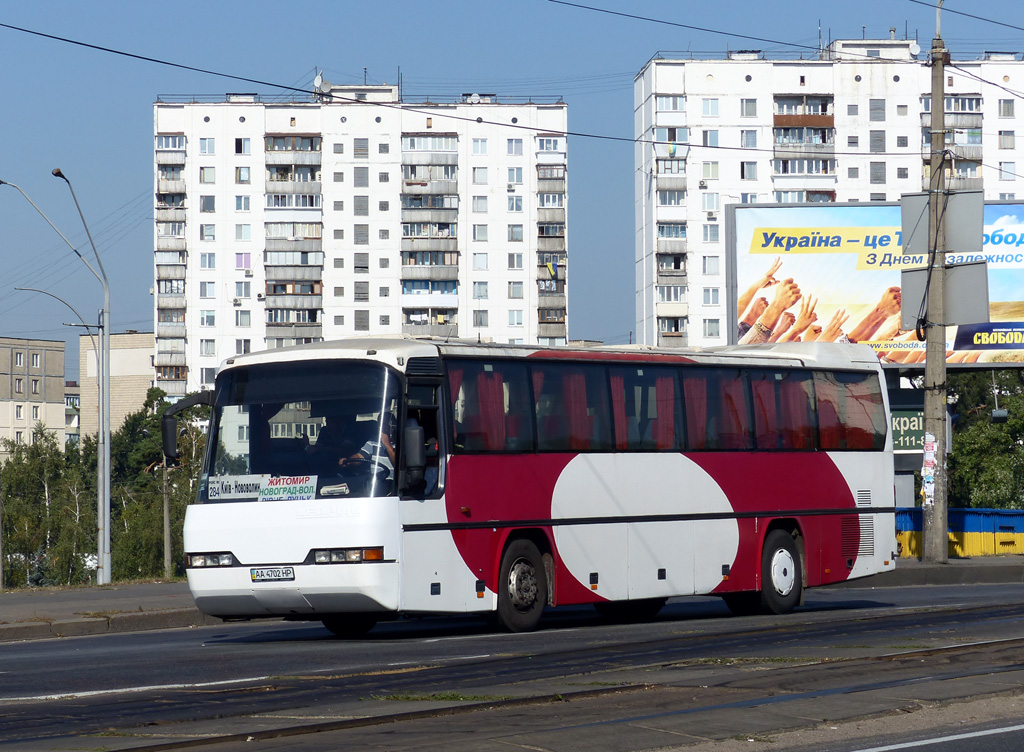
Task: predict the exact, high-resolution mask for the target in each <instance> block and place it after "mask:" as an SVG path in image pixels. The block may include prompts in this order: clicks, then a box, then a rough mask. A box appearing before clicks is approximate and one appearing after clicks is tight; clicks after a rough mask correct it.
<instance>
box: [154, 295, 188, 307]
mask: <svg viewBox="0 0 1024 752" xmlns="http://www.w3.org/2000/svg"><path fill="white" fill-rule="evenodd" d="M156 307H157V308H184V307H185V295H184V294H181V295H174V294H159V295H157V296H156Z"/></svg>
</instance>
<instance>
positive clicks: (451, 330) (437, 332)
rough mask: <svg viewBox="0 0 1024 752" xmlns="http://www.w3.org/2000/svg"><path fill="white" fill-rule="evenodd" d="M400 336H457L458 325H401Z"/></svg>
mask: <svg viewBox="0 0 1024 752" xmlns="http://www.w3.org/2000/svg"><path fill="white" fill-rule="evenodd" d="M402 334H411V335H413V336H415V337H452V338H457V337H458V336H459V325H458V324H402Z"/></svg>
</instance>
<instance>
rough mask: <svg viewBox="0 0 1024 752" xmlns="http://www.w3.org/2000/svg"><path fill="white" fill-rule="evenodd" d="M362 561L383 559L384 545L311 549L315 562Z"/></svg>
mask: <svg viewBox="0 0 1024 752" xmlns="http://www.w3.org/2000/svg"><path fill="white" fill-rule="evenodd" d="M362 561H384V547H383V546H377V547H375V548H318V549H316V550H315V551H313V562H314V563H316V564H354V563H358V562H362Z"/></svg>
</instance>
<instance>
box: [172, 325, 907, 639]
mask: <svg viewBox="0 0 1024 752" xmlns="http://www.w3.org/2000/svg"><path fill="white" fill-rule="evenodd" d="M198 402H205V403H207V404H209V405H211V407H212V412H211V418H210V424H209V429H208V441H207V446H206V456H205V460H204V464H203V468H202V471H201V476H200V482H199V484H198V485H199V488H198V495H197V498H196V499H195V503H193V504H191V505H190V506H189V508H188V510H187V514H186V518H185V526H184V542H185V552H186V553H185V556H186V570H187V576H188V583H189V587H190V589H191V592H192V595H193V597H194V599H195V602H196V606H197V607H198V608H199V610H201V611H203V612H205V613H207V614H211V615H213V616H217V617H221V618H223V619H253V618H258V617H284V618H285V619H291V620H319V621H322V622H323V624H324V625H325V626H326V627H327V628H328V629H329V630H330V631H331V632H333V633H335V634H336V635H341V636H356V635H360V634H363V633H365V632H366V631H368V630H369V629H371V628H372V627H373V626H374V625H375V624H376V623H377V622H379V621H381V620H385V619H393V618H397V617H400V616H408V615H422V614H442V613H447V614H454V613H476V614H490V615H492V616H496V618H497V621H498V622H499V624H500V625H501V626H502V627H504V628H505V629H506V630H509V631H529V630H533V629H535V628H536V627H537V624H538V621H539V620H540V618H541V613H542V612H543V611H544V609H545V608H546V607H557V606H562V605H569V604H593V605H594V606H595V607H596V608H597V610H598V611H599V612H601V613H603V614H606V615H608V616H612V617H617V618H635V619H641V618H650V617H653V616H654V615H655V614H657V612H658V611H659V610H660V609H661V607H662V606H663V605H664V604H665V601H666V599H668V598H670V597H674V596H682V595H693V594H702V595H716V596H720V597H721V598H723V599H724V601H725V603H726V604H727V606H728V607H729V609H730V610H732V611H733V612H735V613H777V614H781V613H786V612H789V611H791V610H792V609H793V608H794V607H796V606H797V605H799V604H800V603H802V600H803V593H804V589H805V588H809V587H817V586H821V585H828V584H830V583H837V582H841V581H845V580H850V579H854V578H857V577H864V576H867V575H872V574H876V573H878V572H883V571H886V570H890V569H893V568H894V567H895V559H896V538H895V510H894V477H893V452H892V437H891V435H890V431H889V417H888V401H887V393H886V390H885V388H884V379H883V376H882V372H881V369H880V366H879V363H878V358H877V357H876V356H875V355H874V354H873V353H872V351H871V349H870V348H868V347H865V346H858V345H849V344H842V345H836V344H819V343H792V344H775V345H757V346H732V347H720V348H709V349H704V350H678V349H671V350H669V349H656V348H648V347H640V346H636V347H620V348H611V347H580V348H573V347H564V346H563V347H540V346H524V345H500V344H486V343H484V344H481V343H469V342H463V341H451V342H449V341H444V340H441V339H434V338H414V337H410V336H406V335H395V336H385V337H368V338H353V339H348V340H342V341H335V342H320V343H314V344H309V345H301V346H298V347H294V348H285V349H278V350H269V351H266V352H260V353H252V354H247V355H240V356H237V357H234V358H231V359H228V360H227V361H225V362H224V363H223V364H222V365H221V368H220V369H219V372H218V374H217V377H216V384H215V387H214V389H213V390H212V391H207V392H200V393H198V394H196V395H192V396H191V397H188V398H186V399H185V400H182V401H181V402H179V403H177V405H174V406H172V407H171V408H168V410H167V411H166V414H165V418H164V426H163V429H164V430H163V432H164V443H165V452H166V453H167V454H168V456H169V457H170V458H172V459H173V458H174V457H175V456H176V448H175V446H174V441H175V435H176V433H175V432H176V418H174V417H173V416H174V414H175V413H176V412H178V411H179V410H180V409H183V408H184V407H185V406H187V405H189V404H196V403H198Z"/></svg>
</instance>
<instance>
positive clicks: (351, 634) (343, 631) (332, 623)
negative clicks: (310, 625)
mask: <svg viewBox="0 0 1024 752" xmlns="http://www.w3.org/2000/svg"><path fill="white" fill-rule="evenodd" d="M322 621H323V625H324V626H325V627H327V629H328V630H330V632H331V634H333V635H334V636H335V637H345V638H348V639H352V638H355V637H362V636H363V635H365V634H366V633H367V632H369V631H370V630H371V629H373V628H374V626H376V624H377V617H375V616H371V615H370V614H336V615H334V616H325V617H324V618H323V619H322Z"/></svg>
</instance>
